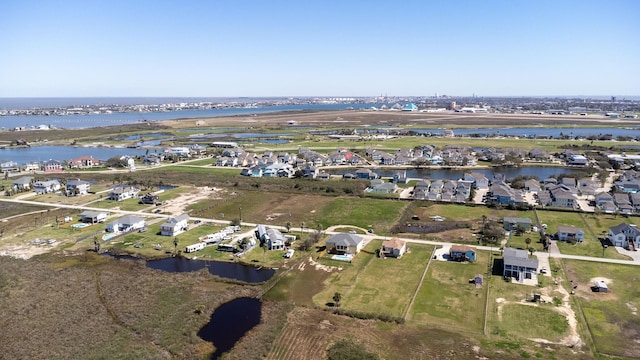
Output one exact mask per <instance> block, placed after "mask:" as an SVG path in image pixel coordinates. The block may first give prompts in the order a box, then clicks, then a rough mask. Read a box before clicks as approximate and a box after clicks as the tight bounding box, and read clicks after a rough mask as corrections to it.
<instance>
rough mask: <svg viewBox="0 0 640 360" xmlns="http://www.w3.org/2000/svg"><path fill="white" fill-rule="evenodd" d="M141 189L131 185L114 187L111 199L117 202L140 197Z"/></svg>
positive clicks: (110, 195)
mask: <svg viewBox="0 0 640 360" xmlns="http://www.w3.org/2000/svg"><path fill="white" fill-rule="evenodd" d="M138 193H140V189H138V188H137V187H135V186H130V185H118V186H116V187H114V188H113V189H112V190H111V192H110V193H109V199H111V200H115V201H122V200H125V199H132V198H136V197H138Z"/></svg>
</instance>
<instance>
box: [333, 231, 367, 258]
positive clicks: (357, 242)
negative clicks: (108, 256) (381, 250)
mask: <svg viewBox="0 0 640 360" xmlns="http://www.w3.org/2000/svg"><path fill="white" fill-rule="evenodd" d="M363 247H364V240H363V239H362V238H361V237H360V236H358V235H355V234H335V235H332V236H331V237H330V238H328V239H327V251H328V252H330V253H338V254H345V253H350V254H357V253H359V252H360V250H362V248H363Z"/></svg>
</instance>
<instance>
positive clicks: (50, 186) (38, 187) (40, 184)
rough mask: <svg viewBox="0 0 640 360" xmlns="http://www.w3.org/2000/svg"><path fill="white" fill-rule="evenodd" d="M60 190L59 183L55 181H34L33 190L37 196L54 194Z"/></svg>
mask: <svg viewBox="0 0 640 360" xmlns="http://www.w3.org/2000/svg"><path fill="white" fill-rule="evenodd" d="M61 188H62V186H61V185H60V181H58V180H55V179H54V180H43V181H36V182H35V183H34V184H33V190H34V191H35V192H36V194H39V195H40V194H49V193H54V192H56V191H60V189H61Z"/></svg>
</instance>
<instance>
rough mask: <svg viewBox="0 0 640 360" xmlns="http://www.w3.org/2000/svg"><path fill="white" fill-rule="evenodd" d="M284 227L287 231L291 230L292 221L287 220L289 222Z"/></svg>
mask: <svg viewBox="0 0 640 360" xmlns="http://www.w3.org/2000/svg"><path fill="white" fill-rule="evenodd" d="M284 227H285V228H287V232H289V231H291V222H289V221H287V224H286V225H285V226H284Z"/></svg>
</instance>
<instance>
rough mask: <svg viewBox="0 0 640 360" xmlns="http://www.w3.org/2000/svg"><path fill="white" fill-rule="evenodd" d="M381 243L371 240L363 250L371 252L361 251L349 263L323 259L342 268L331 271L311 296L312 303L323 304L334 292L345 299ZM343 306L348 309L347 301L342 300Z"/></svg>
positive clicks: (327, 263) (324, 261)
mask: <svg viewBox="0 0 640 360" xmlns="http://www.w3.org/2000/svg"><path fill="white" fill-rule="evenodd" d="M381 245H382V241H381V240H373V241H371V242H370V243H369V244H367V246H366V247H365V250H367V251H368V252H371V253H367V252H363V251H361V252H360V253H359V254H358V255H357V256H356V257H354V258H353V260H351V263H347V262H343V261H336V260H329V261H326V260H323V261H321V263H322V264H326V265H330V266H331V265H334V266H336V267H340V268H342V270H340V271H337V272H333V273H332V274H331V276H330V277H329V278H328V279H327V280H326V281H325V282H324V288H323V290H322V291H320V292H319V293H317V294H316V295H315V296H314V297H313V303H314V304H315V305H317V306H325V304H326V303H327V302H331V301H333V300H331V299H332V297H333V294H335V293H336V292H338V293H340V294H342V298H343V301H344V300H346V299H347V297H348V296H349V293H350V292H351V291H352V290H353V288H354V287H355V286H356V282H357V281H358V278H359V276H360V273H362V271H363V270H364V268H365V267H366V266H367V265H368V264H369V263H370V262H371V261H372V260H374V259H375V257H376V256H375V255H374V254H372V253H374V252H375V250H376V249H378V248H379V247H380V246H381ZM344 303H345V307H346V308H347V309H350V307H349V306H350V305H346V304H347V301H344Z"/></svg>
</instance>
